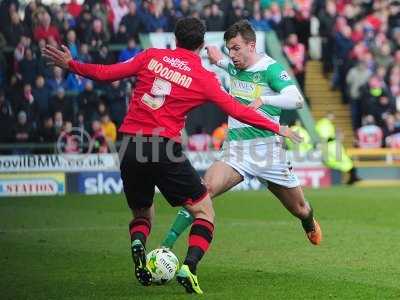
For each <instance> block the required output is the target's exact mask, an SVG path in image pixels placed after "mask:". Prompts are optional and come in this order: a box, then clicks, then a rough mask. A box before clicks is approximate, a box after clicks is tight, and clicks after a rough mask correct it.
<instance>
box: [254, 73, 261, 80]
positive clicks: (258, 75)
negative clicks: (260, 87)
mask: <svg viewBox="0 0 400 300" xmlns="http://www.w3.org/2000/svg"><path fill="white" fill-rule="evenodd" d="M260 80H261V74H260V73H258V72H256V73H254V74H253V81H254V82H260Z"/></svg>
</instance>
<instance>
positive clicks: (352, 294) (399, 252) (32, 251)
mask: <svg viewBox="0 0 400 300" xmlns="http://www.w3.org/2000/svg"><path fill="white" fill-rule="evenodd" d="M306 196H307V198H308V199H310V200H311V202H312V203H313V206H314V210H315V212H316V216H317V217H318V219H319V220H320V222H321V226H322V229H323V231H324V241H323V244H322V245H321V246H320V247H315V246H312V245H311V244H309V242H308V241H307V240H306V238H305V236H304V233H303V230H302V228H301V226H300V224H299V222H298V221H297V220H296V219H295V218H294V217H292V216H290V215H289V214H288V212H287V211H286V210H285V209H284V208H283V207H282V206H281V204H280V203H279V202H278V201H276V200H275V199H274V198H273V196H272V195H271V194H270V193H268V192H237V193H227V194H225V195H224V196H222V197H220V198H218V199H217V201H216V202H215V203H216V205H215V206H216V213H217V223H216V233H215V239H214V242H213V244H212V246H211V250H210V251H209V252H208V253H207V255H206V256H205V258H204V259H203V261H202V263H201V264H200V266H199V270H198V275H199V280H200V285H201V287H202V289H203V290H204V292H205V295H204V296H203V297H202V298H203V299H207V300H208V299H229V300H233V299H246V300H249V299H285V300H289V299H400V191H399V190H398V189H396V188H349V187H338V188H331V189H321V190H307V191H306ZM156 208H157V211H156V218H155V222H154V227H153V231H152V235H151V236H150V240H149V242H148V249H149V250H151V249H153V248H155V247H157V245H158V244H159V243H160V241H161V239H162V237H163V235H164V233H165V231H166V230H167V228H168V227H169V224H170V222H171V221H172V219H173V218H174V216H175V212H176V209H172V208H170V207H169V206H168V205H167V204H166V202H165V201H164V200H162V199H161V197H159V196H157V199H156ZM129 221H130V213H129V211H128V209H127V206H126V203H125V199H124V197H123V196H122V195H114V196H108V195H107V196H106V195H104V196H79V195H68V196H65V197H43V198H42V197H32V198H15V199H4V198H2V199H1V198H0V299H13V300H15V299H35V300H37V299H188V297H192V298H197V297H196V296H188V295H187V294H185V292H184V290H183V288H181V287H180V286H179V285H178V284H177V283H176V282H175V281H172V282H170V283H169V284H167V285H165V286H151V287H143V286H140V285H139V284H138V283H137V282H136V280H135V279H134V276H133V272H132V263H131V257H130V250H129V238H128V223H129ZM186 236H187V235H186V234H185V236H184V238H182V239H181V240H180V241H179V243H178V244H177V246H176V249H174V252H175V253H176V254H177V255H178V257H179V258H180V259H182V258H183V256H184V254H185V250H186V249H185V248H186Z"/></svg>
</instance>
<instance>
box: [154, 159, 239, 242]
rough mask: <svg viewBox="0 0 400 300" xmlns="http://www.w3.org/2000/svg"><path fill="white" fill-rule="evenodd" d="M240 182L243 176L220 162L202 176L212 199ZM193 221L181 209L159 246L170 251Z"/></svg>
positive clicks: (184, 210)
mask: <svg viewBox="0 0 400 300" xmlns="http://www.w3.org/2000/svg"><path fill="white" fill-rule="evenodd" d="M242 180H243V176H242V175H241V174H240V173H239V172H237V171H236V170H235V169H234V168H232V167H231V166H230V165H228V164H227V163H225V162H222V161H217V162H214V163H213V164H212V165H211V167H210V168H209V169H208V170H207V172H206V174H205V176H204V182H205V184H206V186H207V189H208V192H209V195H210V197H211V198H212V199H213V198H214V197H216V196H218V195H220V194H222V193H224V192H226V191H228V190H230V189H231V188H232V187H234V186H235V185H237V184H239V183H240V182H241V181H242ZM193 220H194V216H193V215H192V214H191V213H190V212H189V211H188V210H187V209H186V208H181V209H180V210H179V211H178V214H177V216H176V218H175V220H174V222H173V223H172V226H171V228H170V229H169V230H168V232H167V234H166V236H165V238H164V241H163V242H162V244H161V245H162V246H163V247H166V248H170V249H171V248H172V247H173V246H174V244H175V242H176V241H177V239H178V238H179V236H180V235H181V234H182V233H183V232H184V231H185V230H186V228H188V227H189V226H190V225H191V224H192V223H193Z"/></svg>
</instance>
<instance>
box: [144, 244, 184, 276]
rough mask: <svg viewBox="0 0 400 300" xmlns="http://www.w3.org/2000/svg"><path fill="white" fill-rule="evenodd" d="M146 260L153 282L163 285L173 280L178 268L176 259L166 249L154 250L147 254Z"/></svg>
mask: <svg viewBox="0 0 400 300" xmlns="http://www.w3.org/2000/svg"><path fill="white" fill-rule="evenodd" d="M146 260H147V268H148V269H149V270H150V272H151V275H152V277H153V282H154V283H158V284H165V283H167V282H168V281H170V280H171V279H172V278H174V276H175V273H176V271H177V270H178V267H179V261H178V258H177V257H176V256H175V254H174V253H172V252H171V251H170V250H168V249H162V248H160V249H154V250H153V251H151V252H149V253H148V254H147V257H146Z"/></svg>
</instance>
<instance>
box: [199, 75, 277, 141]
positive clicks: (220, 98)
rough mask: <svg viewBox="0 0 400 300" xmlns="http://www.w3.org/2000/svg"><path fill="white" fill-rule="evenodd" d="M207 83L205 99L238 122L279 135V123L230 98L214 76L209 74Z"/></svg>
mask: <svg viewBox="0 0 400 300" xmlns="http://www.w3.org/2000/svg"><path fill="white" fill-rule="evenodd" d="M210 74H211V75H210V76H208V78H207V82H209V84H208V87H207V89H206V91H205V93H206V98H207V99H208V100H210V101H212V102H214V103H215V104H216V105H218V106H219V107H220V108H221V109H222V110H224V111H225V112H226V113H227V114H229V115H230V116H232V117H234V118H235V119H237V120H239V121H240V122H243V123H246V124H249V125H252V126H255V127H257V128H260V129H264V130H269V131H272V132H275V133H279V129H280V125H279V123H276V122H273V121H271V120H269V119H267V118H265V117H264V116H263V115H262V114H260V113H259V112H257V111H256V110H254V109H252V108H251V107H248V106H245V105H243V104H240V103H239V102H238V101H236V100H235V98H233V97H232V96H230V95H229V94H228V93H226V92H225V91H223V90H222V87H221V86H220V85H219V83H218V80H217V79H216V77H215V74H212V73H210Z"/></svg>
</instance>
